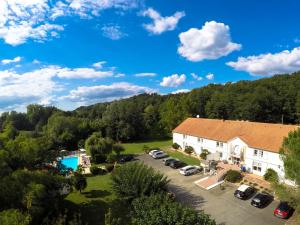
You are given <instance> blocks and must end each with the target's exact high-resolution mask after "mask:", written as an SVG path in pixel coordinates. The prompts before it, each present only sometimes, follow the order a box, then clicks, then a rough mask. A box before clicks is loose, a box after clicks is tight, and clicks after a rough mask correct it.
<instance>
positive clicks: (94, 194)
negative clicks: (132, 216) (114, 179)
mask: <svg viewBox="0 0 300 225" xmlns="http://www.w3.org/2000/svg"><path fill="white" fill-rule="evenodd" d="M87 183H88V185H87V188H86V189H85V190H84V191H82V193H81V194H80V193H79V191H74V192H72V193H71V194H69V195H68V196H67V197H66V199H65V204H67V205H68V208H69V209H71V210H72V209H74V210H78V209H79V210H80V211H81V213H82V219H83V221H85V223H86V224H87V225H104V215H105V213H106V212H107V211H108V209H109V208H111V209H112V210H113V213H116V214H117V215H118V216H121V217H123V218H124V217H126V215H128V207H126V206H124V204H122V203H121V202H120V201H118V200H117V197H116V196H115V195H114V193H113V191H112V190H111V186H110V174H106V175H102V176H91V177H87ZM125 221H127V220H126V219H125Z"/></svg>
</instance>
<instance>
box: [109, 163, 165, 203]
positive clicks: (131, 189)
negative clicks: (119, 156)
mask: <svg viewBox="0 0 300 225" xmlns="http://www.w3.org/2000/svg"><path fill="white" fill-rule="evenodd" d="M111 179H112V188H113V190H114V191H115V192H116V194H117V195H118V196H120V197H123V198H125V199H129V200H131V199H134V198H137V197H140V196H143V195H150V194H152V193H157V192H162V191H164V190H166V185H167V184H168V183H169V180H168V179H167V177H165V176H164V175H163V174H161V173H158V172H156V171H154V169H153V168H151V167H149V166H146V165H144V164H143V163H138V162H135V163H128V164H125V165H123V166H121V167H119V168H116V169H115V170H114V172H113V173H112V177H111Z"/></svg>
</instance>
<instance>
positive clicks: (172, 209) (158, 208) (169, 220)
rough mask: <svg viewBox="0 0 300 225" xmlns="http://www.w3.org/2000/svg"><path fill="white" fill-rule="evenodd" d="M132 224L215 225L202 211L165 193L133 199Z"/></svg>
mask: <svg viewBox="0 0 300 225" xmlns="http://www.w3.org/2000/svg"><path fill="white" fill-rule="evenodd" d="M132 205H133V219H132V222H133V224H134V225H157V224H161V225H187V224H193V225H215V224H216V223H215V221H214V220H212V219H211V218H210V217H209V216H208V215H206V214H204V213H203V212H200V213H198V212H197V211H195V210H194V209H191V208H189V207H187V206H183V205H182V204H180V203H177V202H174V201H173V200H172V199H170V198H169V197H167V196H165V195H160V194H157V195H151V196H149V197H146V196H143V197H141V198H137V199H135V200H133V203H132Z"/></svg>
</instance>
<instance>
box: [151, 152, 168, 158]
mask: <svg viewBox="0 0 300 225" xmlns="http://www.w3.org/2000/svg"><path fill="white" fill-rule="evenodd" d="M167 156H168V155H167V154H166V153H164V152H163V151H159V152H155V153H153V154H152V157H153V158H154V159H161V158H165V157H167Z"/></svg>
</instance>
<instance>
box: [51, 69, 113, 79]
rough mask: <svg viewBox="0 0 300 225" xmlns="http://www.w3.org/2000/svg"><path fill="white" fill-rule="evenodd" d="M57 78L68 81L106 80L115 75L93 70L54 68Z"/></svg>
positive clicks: (109, 72)
mask: <svg viewBox="0 0 300 225" xmlns="http://www.w3.org/2000/svg"><path fill="white" fill-rule="evenodd" d="M54 69H55V70H56V74H57V77H59V78H66V79H91V78H105V77H111V76H113V75H114V73H113V72H112V71H98V70H95V69H93V68H75V69H70V68H59V67H57V68H54Z"/></svg>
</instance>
